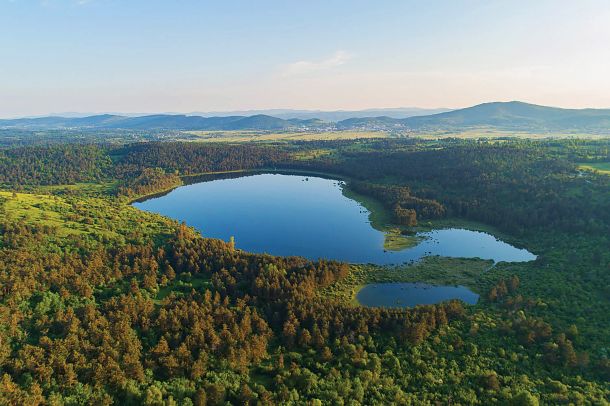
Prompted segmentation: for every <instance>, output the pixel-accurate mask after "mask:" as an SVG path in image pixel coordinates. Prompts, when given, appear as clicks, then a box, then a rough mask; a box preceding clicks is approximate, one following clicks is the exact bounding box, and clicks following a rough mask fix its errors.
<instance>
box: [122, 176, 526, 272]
mask: <svg viewBox="0 0 610 406" xmlns="http://www.w3.org/2000/svg"><path fill="white" fill-rule="evenodd" d="M134 206H136V207H138V208H140V209H142V210H146V211H150V212H155V213H160V214H162V215H165V216H168V217H171V218H173V219H176V220H178V221H185V222H186V223H187V224H188V225H191V226H194V227H195V228H197V229H198V230H199V231H201V233H202V234H203V235H204V236H206V237H212V238H221V239H223V240H225V241H228V240H229V239H230V238H231V237H234V239H235V245H236V247H237V248H240V249H243V250H245V251H249V252H257V253H263V252H266V253H269V254H273V255H283V256H289V255H299V256H303V257H306V258H309V259H314V260H315V259H318V258H328V259H336V260H341V261H347V262H352V263H374V264H380V265H381V264H399V263H404V262H410V261H417V260H419V259H420V258H422V257H425V256H429V255H440V256H447V257H464V258H475V257H478V258H482V259H491V260H494V261H496V262H499V261H512V262H517V261H531V260H533V259H535V258H536V257H535V255H533V254H532V253H530V252H528V251H527V250H525V249H519V248H516V247H513V246H511V245H510V244H507V243H505V242H503V241H500V240H498V239H496V238H495V237H494V236H492V235H490V234H487V233H482V232H477V231H471V230H464V229H457V228H450V229H442V230H434V231H431V232H426V233H420V234H418V236H419V237H421V240H420V242H419V243H418V244H417V245H415V246H413V247H410V248H405V249H402V250H399V251H387V250H385V249H384V239H385V234H384V233H383V232H381V231H379V230H376V229H374V228H373V227H372V226H371V223H370V221H369V214H370V213H369V211H368V210H366V209H365V208H364V207H363V206H362V205H361V204H360V203H358V202H356V201H354V200H352V199H350V198H348V197H346V196H344V195H343V193H342V182H340V181H337V180H332V179H323V178H320V177H311V176H300V175H285V174H270V173H266V174H256V175H250V176H243V175H240V176H239V177H236V178H228V179H227V178H222V179H212V180H208V181H205V182H200V183H195V184H191V185H186V186H182V187H179V188H177V189H174V190H172V191H171V192H169V193H167V194H165V195H162V196H157V197H152V198H150V199H148V200H145V201H141V202H136V203H134Z"/></svg>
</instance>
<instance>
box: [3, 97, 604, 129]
mask: <svg viewBox="0 0 610 406" xmlns="http://www.w3.org/2000/svg"><path fill="white" fill-rule="evenodd" d="M482 127H484V128H492V129H499V130H512V131H542V132H545V131H564V132H566V131H568V132H569V131H571V132H576V131H581V132H596V133H610V109H562V108H557V107H547V106H538V105H535V104H529V103H523V102H517V101H513V102H493V103H484V104H479V105H476V106H472V107H468V108H464V109H459V110H452V111H446V112H442V113H438V114H431V115H424V116H413V117H407V118H394V117H388V116H376V117H350V118H347V119H345V120H340V121H337V122H334V123H333V122H329V121H323V120H321V119H319V118H288V119H286V118H280V117H274V116H270V115H267V114H256V115H252V116H241V115H235V116H215V117H203V116H197V115H182V114H155V115H145V116H139V117H128V116H121V115H113V114H103V115H94V116H88V117H54V116H50V117H39V118H18V119H7V120H0V128H22V129H23V128H25V129H49V128H54V129H61V128H82V129H133V130H202V131H214V130H221V131H231V130H258V131H282V130H297V129H321V128H323V129H333V128H335V129H337V130H353V129H359V130H405V131H408V130H412V131H425V130H451V129H468V128H482Z"/></svg>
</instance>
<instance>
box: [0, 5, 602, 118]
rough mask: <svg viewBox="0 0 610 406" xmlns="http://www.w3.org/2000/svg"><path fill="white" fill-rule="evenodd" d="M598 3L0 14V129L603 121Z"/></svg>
mask: <svg viewBox="0 0 610 406" xmlns="http://www.w3.org/2000/svg"><path fill="white" fill-rule="evenodd" d="M609 21H610V2H609V1H608V0H578V1H573V0H536V1H531V0H527V1H525V0H494V1H488V0H480V1H479V0H446V1H440V0H427V1H426V0H421V1H409V0H396V1H385V0H375V1H373V0H369V1H359V0H349V1H348V0H346V1H338V0H324V1H318V0H308V1H296V0H281V1H280V0H278V1H266V0H257V1H251V0H244V1H232V0H223V1H220V0H218V1H204V0H200V1H195V0H180V1H169V0H168V1H161V0H129V1H125V0H0V117H16V116H29V115H44V114H49V113H61V112H87V113H100V112H123V113H155V112H182V113H188V112H196V111H199V112H203V111H205V112H209V111H230V110H248V109H270V108H293V109H321V110H338V109H345V110H358V109H366V108H387V107H423V108H437V107H448V108H459V107H466V106H470V105H474V104H478V103H482V102H489V101H508V100H521V101H527V102H531V103H536V104H544V105H552V106H559V107H571V108H583V107H599V108H610V74H609V73H610V23H609Z"/></svg>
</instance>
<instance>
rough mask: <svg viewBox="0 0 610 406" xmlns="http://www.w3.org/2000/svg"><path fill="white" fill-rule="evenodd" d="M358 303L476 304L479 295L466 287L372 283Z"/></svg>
mask: <svg viewBox="0 0 610 406" xmlns="http://www.w3.org/2000/svg"><path fill="white" fill-rule="evenodd" d="M356 299H357V300H358V303H360V304H361V305H364V306H369V307H414V306H417V305H429V304H436V303H440V302H444V301H446V300H451V299H459V300H461V301H463V302H466V303H468V304H476V303H477V301H478V300H479V295H477V294H476V293H474V292H472V291H471V290H470V289H468V288H467V287H464V286H437V285H430V284H427V283H419V282H417V283H399V282H398V283H371V284H369V285H366V286H365V287H363V288H362V289H360V291H359V292H358V293H357V294H356Z"/></svg>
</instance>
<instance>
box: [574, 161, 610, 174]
mask: <svg viewBox="0 0 610 406" xmlns="http://www.w3.org/2000/svg"><path fill="white" fill-rule="evenodd" d="M578 169H582V170H586V171H593V172H597V173H601V174H603V175H610V162H595V163H582V164H580V165H579V166H578Z"/></svg>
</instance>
